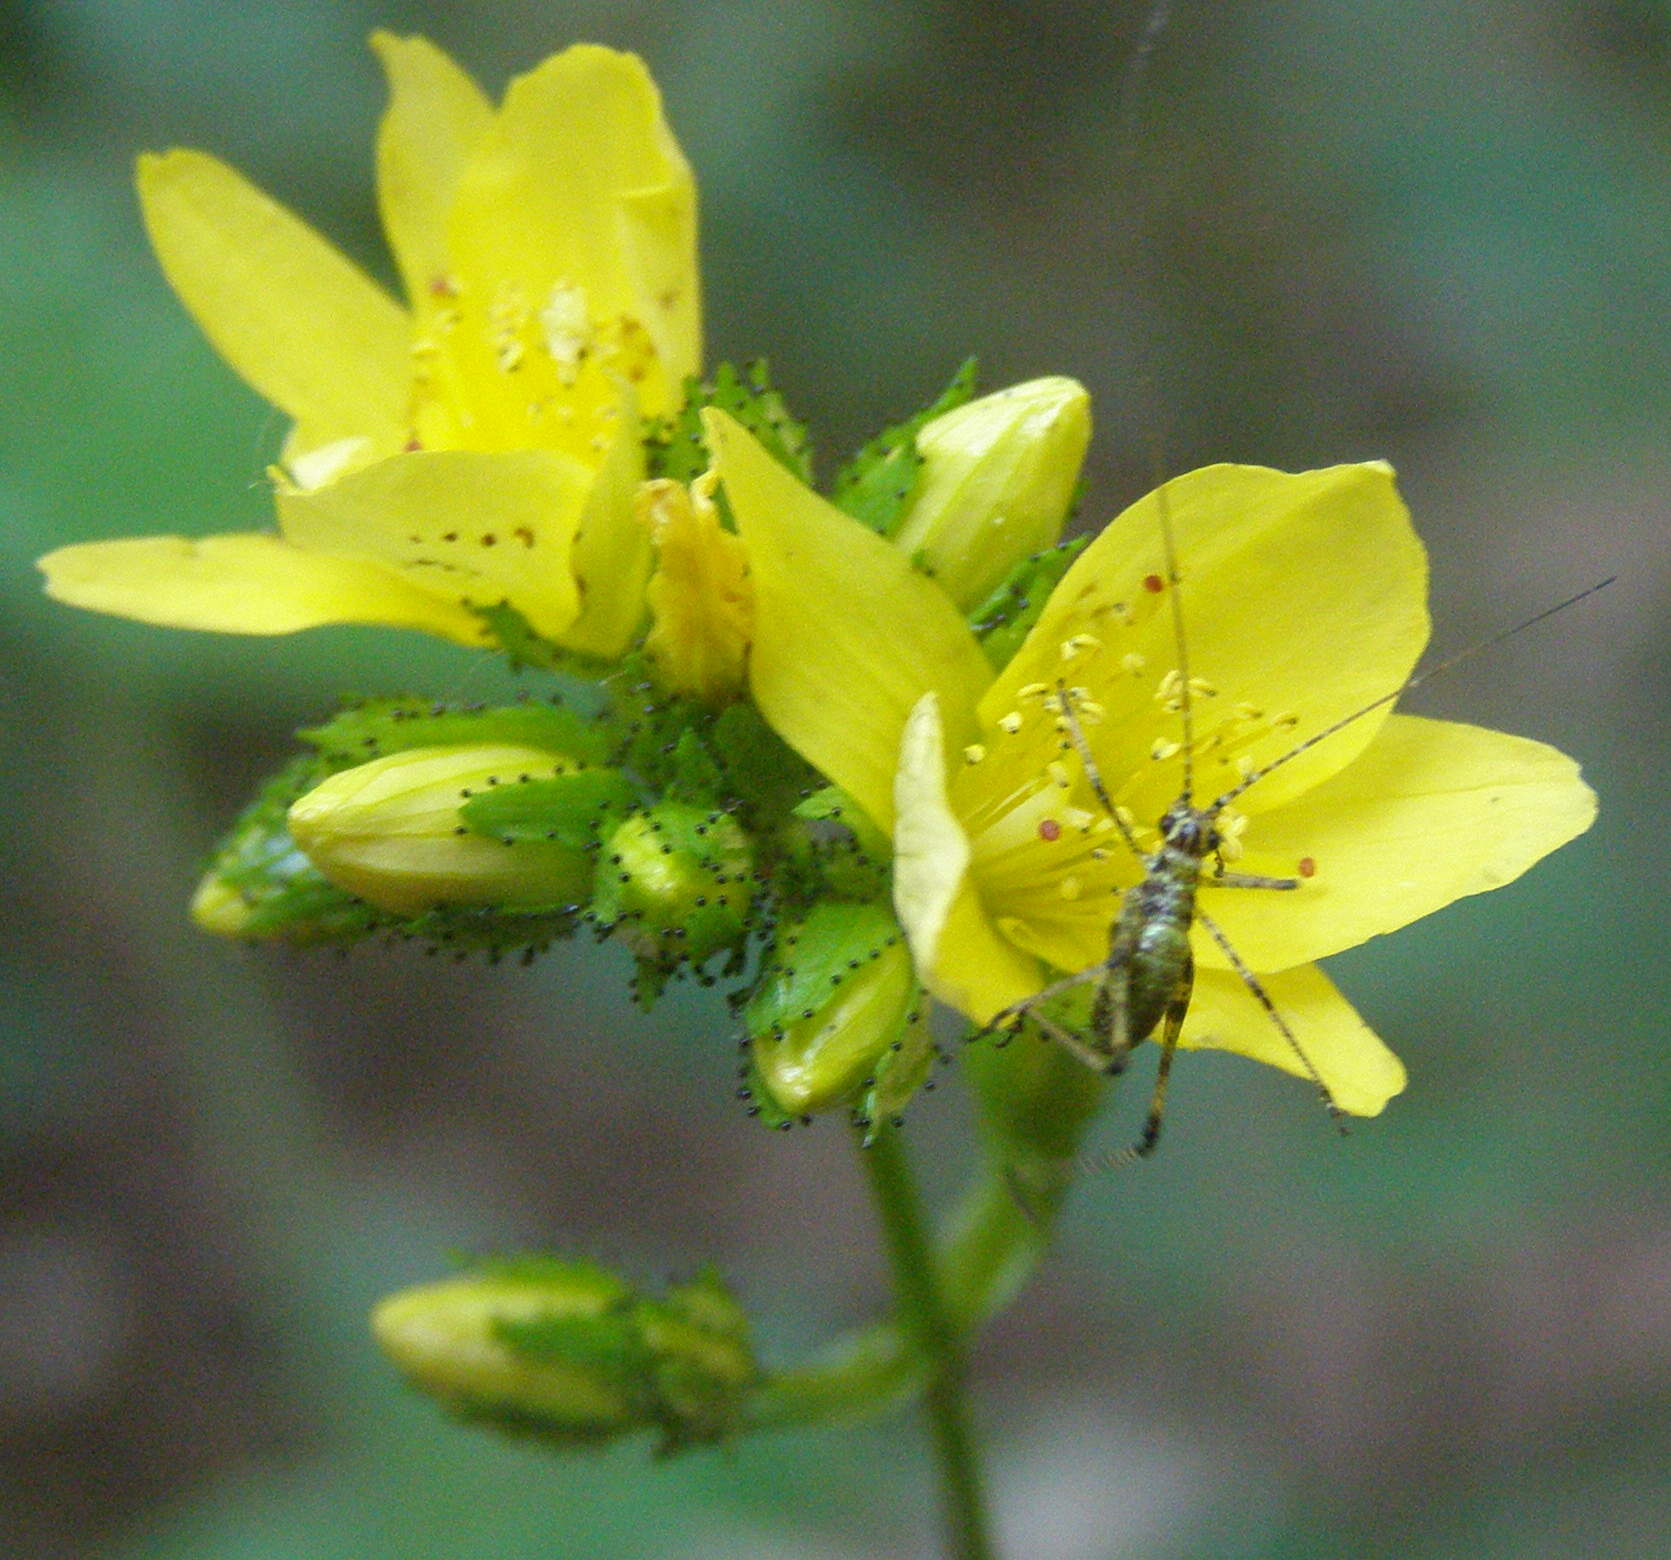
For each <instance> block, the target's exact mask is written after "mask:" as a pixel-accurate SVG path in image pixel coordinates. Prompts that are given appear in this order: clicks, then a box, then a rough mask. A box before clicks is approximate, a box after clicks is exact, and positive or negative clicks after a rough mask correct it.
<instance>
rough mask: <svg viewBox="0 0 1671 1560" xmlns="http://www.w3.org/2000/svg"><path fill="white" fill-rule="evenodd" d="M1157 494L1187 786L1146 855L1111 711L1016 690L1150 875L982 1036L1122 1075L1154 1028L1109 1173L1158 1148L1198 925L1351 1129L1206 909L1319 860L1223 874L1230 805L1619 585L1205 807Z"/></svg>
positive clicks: (1230, 838)
mask: <svg viewBox="0 0 1671 1560" xmlns="http://www.w3.org/2000/svg"><path fill="white" fill-rule="evenodd" d="M1154 496H1155V500H1156V520H1157V524H1158V529H1159V532H1160V537H1161V544H1162V548H1163V554H1164V558H1165V573H1164V575H1161V574H1149V575H1146V576H1145V577H1144V579H1143V582H1142V583H1143V588H1144V589H1145V590H1146V591H1147V592H1149V593H1150V594H1153V595H1159V594H1161V593H1163V592H1164V593H1165V594H1166V595H1167V596H1168V598H1169V601H1170V618H1171V630H1172V637H1173V642H1174V649H1175V653H1176V669H1175V670H1174V671H1172V672H1170V673H1168V674H1167V676H1166V678H1165V679H1164V680H1163V682H1162V698H1163V703H1164V704H1165V706H1166V707H1167V708H1168V709H1169V710H1171V711H1173V712H1175V713H1176V714H1177V716H1178V720H1179V734H1180V741H1179V742H1178V743H1177V744H1176V745H1175V748H1174V751H1175V752H1176V753H1177V755H1179V757H1180V763H1181V766H1182V787H1181V790H1180V792H1179V794H1178V796H1177V798H1176V799H1175V800H1174V801H1173V802H1172V804H1171V805H1170V806H1169V807H1168V808H1167V809H1166V811H1165V813H1164V814H1163V815H1162V816H1161V818H1160V820H1159V822H1158V824H1157V825H1156V826H1155V833H1156V836H1157V839H1156V842H1155V844H1154V846H1153V848H1152V849H1146V848H1145V847H1144V845H1143V843H1142V842H1140V840H1139V837H1138V834H1137V831H1136V829H1135V827H1134V821H1133V818H1132V815H1131V813H1130V811H1129V809H1127V808H1125V807H1122V806H1120V805H1118V804H1116V802H1115V801H1114V799H1113V798H1112V796H1111V795H1110V794H1109V789H1108V786H1107V783H1106V782H1105V781H1104V779H1103V776H1102V773H1101V771H1100V769H1099V767H1098V764H1097V760H1096V757H1095V755H1094V754H1093V752H1092V747H1091V744H1090V742H1089V741H1088V739H1087V736H1086V724H1087V723H1088V722H1089V721H1092V720H1095V719H1099V718H1100V717H1101V716H1102V714H1103V711H1102V707H1101V706H1100V705H1099V704H1097V703H1096V702H1095V701H1094V700H1093V699H1092V697H1091V694H1090V691H1089V690H1088V689H1086V688H1083V687H1074V686H1070V685H1069V683H1068V681H1067V680H1066V679H1065V678H1061V677H1058V678H1057V679H1056V680H1055V682H1054V684H1053V686H1049V687H1042V686H1039V685H1036V684H1035V685H1033V686H1032V687H1031V688H1024V689H1022V690H1020V692H1021V693H1022V694H1023V695H1030V696H1032V697H1033V698H1035V699H1037V700H1038V701H1039V702H1040V703H1041V704H1042V705H1043V706H1044V707H1045V709H1046V710H1047V711H1048V713H1049V714H1050V715H1051V716H1052V717H1053V721H1054V724H1055V727H1056V729H1057V731H1058V733H1059V746H1060V750H1061V752H1062V753H1063V754H1064V755H1066V754H1070V753H1071V754H1073V755H1075V756H1077V758H1078V760H1079V762H1080V764H1081V765H1082V767H1083V773H1084V778H1085V780H1086V782H1087V783H1088V784H1089V786H1090V789H1091V791H1092V793H1093V794H1094V795H1095V797H1096V799H1097V802H1098V803H1099V805H1100V807H1101V809H1102V811H1103V813H1104V815H1105V817H1106V818H1107V820H1108V821H1109V822H1111V823H1112V824H1113V826H1114V830H1115V831H1116V832H1117V834H1118V836H1119V839H1120V841H1121V843H1122V844H1123V845H1124V847H1125V849H1126V850H1127V851H1129V852H1130V854H1131V856H1132V857H1134V858H1135V859H1136V861H1137V862H1138V863H1139V864H1140V867H1141V871H1142V876H1141V878H1140V879H1139V880H1138V882H1137V883H1136V884H1135V885H1133V886H1132V887H1130V888H1128V889H1125V890H1124V891H1122V892H1121V893H1120V899H1119V911H1118V914H1117V915H1116V916H1115V917H1114V919H1113V922H1112V924H1111V925H1110V927H1109V932H1108V951H1107V954H1106V956H1105V957H1103V958H1102V959H1100V960H1099V961H1097V962H1096V963H1095V964H1092V965H1090V966H1088V967H1087V968H1085V969H1082V970H1080V971H1078V972H1077V973H1073V974H1069V975H1066V976H1064V977H1062V978H1061V979H1059V980H1055V981H1052V982H1051V983H1050V984H1049V985H1047V986H1045V987H1044V988H1043V989H1042V990H1040V991H1038V992H1036V993H1034V994H1033V995H1032V996H1030V997H1026V998H1023V999H1022V1000H1020V1001H1018V1002H1015V1003H1012V1004H1011V1005H1010V1006H1009V1007H1007V1008H1005V1009H1003V1010H1002V1011H1001V1012H999V1013H997V1014H996V1015H995V1016H994V1017H993V1018H992V1019H991V1020H990V1021H989V1022H988V1023H987V1024H986V1025H985V1026H984V1027H983V1028H982V1029H981V1030H980V1031H978V1033H977V1035H976V1038H979V1036H980V1035H984V1034H994V1033H996V1034H998V1035H1001V1036H1004V1037H1006V1038H1007V1037H1009V1036H1012V1035H1014V1034H1015V1033H1017V1032H1019V1031H1020V1030H1021V1029H1023V1028H1024V1027H1025V1026H1026V1025H1027V1024H1029V1023H1030V1024H1032V1025H1033V1026H1035V1027H1036V1028H1037V1030H1038V1031H1039V1032H1040V1033H1041V1034H1042V1035H1044V1036H1046V1037H1048V1038H1049V1039H1051V1040H1053V1041H1055V1042H1056V1043H1057V1044H1059V1045H1061V1046H1062V1047H1064V1049H1066V1050H1067V1051H1068V1052H1070V1053H1071V1054H1072V1055H1074V1056H1076V1057H1078V1058H1079V1059H1080V1060H1081V1061H1083V1062H1084V1063H1086V1065H1088V1066H1090V1067H1092V1068H1095V1069H1096V1070H1098V1071H1101V1072H1105V1073H1108V1074H1110V1075H1116V1074H1119V1073H1120V1072H1123V1071H1124V1069H1125V1066H1126V1062H1127V1059H1128V1057H1129V1055H1130V1053H1131V1050H1132V1048H1133V1047H1134V1046H1135V1045H1138V1044H1139V1043H1141V1042H1142V1041H1144V1040H1147V1039H1150V1038H1152V1037H1153V1036H1154V1035H1155V1034H1156V1032H1157V1030H1158V1031H1159V1044H1160V1061H1159V1064H1158V1067H1157V1070H1156V1074H1155V1082H1154V1088H1153V1092H1152V1094H1151V1096H1150V1102H1149V1108H1148V1114H1147V1116H1146V1118H1145V1121H1144V1125H1143V1130H1142V1135H1141V1136H1140V1137H1139V1138H1138V1140H1137V1142H1136V1143H1134V1144H1132V1145H1131V1146H1130V1147H1128V1148H1126V1149H1124V1150H1121V1151H1118V1152H1116V1153H1115V1154H1114V1155H1112V1156H1107V1157H1105V1159H1104V1160H1103V1161H1101V1162H1102V1163H1104V1164H1108V1165H1118V1164H1124V1163H1129V1162H1131V1161H1133V1160H1135V1159H1139V1158H1142V1157H1145V1156H1147V1155H1148V1154H1151V1153H1152V1152H1153V1151H1154V1149H1155V1147H1156V1146H1157V1144H1158V1143H1159V1140H1160V1129H1161V1121H1162V1118H1163V1115H1164V1112H1165V1105H1166V1090H1167V1083H1168V1080H1169V1078H1170V1075H1171V1069H1172V1060H1173V1057H1174V1055H1175V1054H1176V1051H1177V1047H1178V1041H1179V1037H1180V1035H1181V1034H1182V1032H1183V1026H1184V1021H1185V1018H1186V1017H1187V1015H1188V1013H1189V1009H1190V1001H1191V997H1192V995H1193V992H1194V987H1195V958H1194V953H1193V950H1192V947H1191V938H1190V933H1191V929H1192V927H1194V926H1199V927H1200V928H1202V929H1203V930H1204V931H1205V932H1206V933H1207V935H1208V937H1210V938H1211V940H1212V942H1213V943H1214V944H1215V945H1216V946H1217V948H1218V949H1219V950H1220V952H1221V953H1222V955H1223V957H1224V959H1225V960H1226V962H1227V963H1228V965H1229V967H1230V969H1231V970H1232V971H1233V972H1234V973H1235V975H1236V977H1237V978H1238V979H1239V980H1240V981H1241V982H1242V984H1243V986H1244V987H1245V988H1246V990H1247V992H1248V994H1249V995H1251V996H1252V998H1253V999H1254V1000H1255V1001H1256V1002H1257V1003H1258V1005H1259V1007H1260V1008H1261V1009H1262V1010H1263V1012H1264V1014H1265V1016H1266V1017H1267V1018H1268V1019H1269V1021H1270V1023H1271V1025H1273V1026H1274V1029H1275V1032H1276V1033H1277V1034H1278V1035H1280V1036H1281V1040H1282V1043H1283V1045H1284V1046H1286V1048H1287V1049H1288V1051H1289V1052H1290V1053H1291V1055H1292V1058H1293V1060H1294V1061H1295V1062H1297V1063H1298V1066H1299V1070H1300V1071H1302V1072H1303V1073H1304V1074H1305V1075H1306V1076H1308V1077H1309V1078H1310V1079H1311V1081H1312V1082H1313V1083H1314V1084H1315V1085H1316V1086H1317V1090H1318V1093H1319V1094H1320V1095H1321V1097H1322V1100H1323V1103H1324V1104H1325V1106H1326V1107H1327V1108H1328V1111H1329V1114H1330V1115H1331V1116H1332V1117H1333V1118H1334V1119H1335V1120H1336V1121H1337V1122H1339V1123H1340V1125H1341V1128H1342V1130H1344V1128H1345V1122H1344V1115H1345V1112H1344V1111H1343V1110H1342V1108H1341V1107H1340V1105H1339V1104H1338V1103H1337V1102H1336V1100H1335V1097H1334V1094H1333V1092H1332V1091H1331V1089H1330V1087H1329V1084H1328V1083H1327V1082H1326V1081H1325V1079H1324V1078H1323V1076H1322V1074H1321V1073H1320V1072H1319V1070H1318V1068H1317V1066H1316V1065H1315V1064H1314V1063H1313V1061H1312V1059H1311V1057H1310V1055H1309V1054H1308V1053H1307V1049H1306V1044H1305V1042H1304V1040H1303V1039H1302V1037H1301V1036H1300V1035H1298V1034H1296V1032H1295V1029H1294V1027H1293V1026H1292V1025H1291V1024H1290V1023H1289V1021H1288V1020H1287V1018H1286V1017H1284V1014H1283V1011H1282V1009H1281V1007H1280V1006H1279V1005H1278V1004H1277V1003H1276V1002H1275V1001H1273V1000H1272V998H1271V996H1270V994H1269V993H1268V992H1267V990H1266V989H1265V986H1264V984H1263V983H1262V982H1261V981H1260V978H1259V976H1258V975H1256V974H1255V973H1254V971H1253V970H1252V969H1251V968H1250V967H1249V966H1248V964H1247V962H1246V961H1245V960H1244V959H1243V958H1242V957H1241V956H1240V954H1238V953H1237V951H1236V948H1235V946H1234V944H1233V943H1232V941H1231V939H1230V938H1229V936H1227V935H1226V933H1225V931H1224V929H1223V928H1222V927H1221V926H1220V925H1219V923H1218V922H1217V921H1216V920H1214V919H1213V917H1212V916H1210V915H1209V914H1208V913H1207V912H1206V911H1205V910H1204V909H1202V908H1201V906H1200V904H1199V903H1198V893H1199V891H1200V890H1201V889H1202V888H1213V889H1219V888H1223V889H1237V890H1244V889H1248V890H1266V891H1277V892H1295V891H1298V890H1301V889H1302V888H1303V887H1304V885H1305V882H1306V880H1308V879H1311V878H1313V877H1314V876H1315V874H1316V871H1317V863H1316V861H1315V860H1314V858H1312V857H1310V856H1301V857H1299V858H1298V859H1297V860H1296V861H1295V863H1294V873H1293V875H1292V876H1274V875H1270V874H1264V873H1247V872H1237V871H1232V870H1231V869H1230V868H1229V867H1228V865H1227V858H1229V857H1232V856H1234V855H1237V854H1239V839H1238V836H1239V834H1240V832H1241V825H1243V824H1245V822H1246V819H1245V817H1243V816H1242V815H1240V814H1239V813H1236V812H1234V811H1233V810H1232V809H1233V807H1234V804H1235V803H1236V802H1238V801H1239V800H1240V799H1241V798H1242V797H1243V796H1244V795H1245V794H1246V793H1248V792H1250V791H1251V790H1253V788H1254V787H1255V786H1258V785H1260V784H1261V783H1262V782H1264V781H1265V780H1267V779H1268V778H1269V777H1270V776H1271V775H1272V774H1273V773H1275V772H1276V771H1277V770H1279V769H1282V768H1284V767H1286V766H1287V765H1289V764H1290V763H1292V762H1293V761H1294V760H1295V759H1297V758H1299V757H1300V756H1301V755H1302V754H1304V753H1307V752H1310V751H1311V750H1312V749H1314V748H1316V747H1317V746H1318V745H1319V744H1321V743H1324V742H1327V741H1328V740H1329V739H1330V738H1332V737H1334V736H1336V735H1337V734H1338V733H1341V732H1343V731H1346V730H1348V729H1349V728H1351V727H1353V726H1355V725H1357V724H1358V723H1359V722H1361V721H1362V720H1363V719H1365V718H1366V717H1367V716H1369V715H1371V714H1373V713H1374V712H1376V711H1378V710H1381V709H1383V708H1385V707H1387V706H1390V705H1392V704H1394V703H1395V702H1396V701H1397V700H1398V699H1400V698H1401V697H1403V695H1404V694H1406V693H1408V692H1409V691H1410V690H1411V689H1412V688H1414V687H1416V686H1417V685H1418V684H1420V683H1423V682H1425V681H1427V680H1428V679H1429V678H1431V677H1433V676H1435V675H1437V674H1438V673H1440V672H1442V671H1445V670H1447V669H1449V668H1450V667H1452V666H1455V665H1456V664H1457V663H1458V662H1460V661H1463V660H1466V659H1469V658H1471V657H1472V656H1474V655H1476V654H1478V653H1480V652H1481V651H1483V650H1486V649H1489V648H1491V647H1492V646H1494V645H1498V644H1501V643H1502V642H1503V641H1504V640H1505V639H1507V638H1509V637H1510V636H1512V635H1514V634H1518V633H1520V632H1521V631H1522V630H1523V629H1526V628H1530V627H1531V626H1532V625H1533V624H1535V623H1539V622H1542V621H1543V620H1544V619H1545V618H1547V617H1550V616H1552V615H1553V614H1555V613H1557V612H1560V611H1563V610H1565V609H1566V608H1567V607H1570V606H1573V605H1575V604H1576V603H1577V602H1579V601H1582V600H1584V599H1585V598H1586V597H1587V596H1590V595H1593V594H1594V593H1595V592H1596V591H1598V590H1601V589H1602V588H1603V587H1604V586H1606V585H1609V584H1611V583H1612V579H1611V577H1610V578H1608V579H1605V580H1602V581H1600V582H1599V583H1597V584H1595V585H1592V586H1591V587H1589V589H1587V590H1583V591H1580V592H1579V593H1578V594H1577V595H1574V596H1571V597H1569V598H1568V599H1567V600H1565V601H1562V602H1559V603H1558V604H1556V605H1555V606H1552V607H1549V608H1546V609H1545V610H1543V611H1541V612H1538V613H1536V614H1534V615H1533V616H1532V617H1529V618H1527V619H1525V620H1523V621H1521V622H1519V623H1516V624H1515V625H1514V626H1512V627H1511V628H1508V629H1506V630H1504V631H1503V632H1502V633H1499V634H1496V635H1494V636H1493V637H1491V638H1489V639H1486V640H1484V641H1482V642H1480V643H1478V644H1476V645H1473V646H1470V647H1469V648H1467V649H1465V650H1462V651H1460V652H1458V653H1457V654H1455V655H1452V656H1449V657H1447V658H1446V659H1445V660H1443V661H1440V662H1438V663H1437V664H1435V665H1433V666H1431V667H1429V668H1428V669H1427V670H1425V671H1422V672H1418V673H1416V674H1414V675H1412V676H1410V677H1408V678H1406V679H1405V680H1404V681H1403V682H1401V683H1400V684H1399V685H1398V686H1397V687H1395V688H1393V689H1391V690H1390V691H1389V692H1386V693H1384V694H1381V695H1380V696H1379V697H1376V698H1373V699H1371V700H1369V701H1368V702H1366V703H1364V704H1361V705H1359V706H1358V707H1357V708H1355V709H1353V710H1350V711H1349V712H1348V713H1346V714H1344V715H1341V716H1339V717H1338V718H1336V719H1334V720H1332V721H1330V722H1328V723H1327V724H1326V725H1324V726H1323V727H1322V728H1321V729H1320V730H1317V731H1314V732H1312V733H1311V734H1310V735H1308V736H1306V737H1304V738H1302V739H1301V740H1300V741H1298V742H1296V743H1294V744H1293V745H1292V746H1290V747H1289V748H1287V749H1286V750H1285V751H1283V752H1281V753H1278V754H1277V755H1276V756H1275V757H1272V758H1268V759H1266V760H1265V761H1264V762H1262V763H1259V764H1257V765H1253V764H1251V763H1244V764H1243V765H1242V766H1241V772H1240V775H1239V778H1237V779H1236V780H1235V781H1234V783H1232V784H1229V785H1227V786H1226V788H1225V789H1224V790H1222V791H1220V792H1219V793H1218V794H1217V795H1216V796H1215V797H1213V798H1212V800H1210V801H1207V802H1205V803H1201V802H1198V801H1197V799H1196V794H1195V768H1196V763H1195V760H1196V751H1197V748H1196V733H1195V724H1196V723H1195V710H1196V700H1197V699H1198V698H1199V697H1202V696H1209V697H1210V696H1214V695H1216V690H1215V689H1214V688H1212V687H1211V685H1209V684H1206V683H1204V682H1202V681H1200V680H1199V679H1196V678H1194V677H1192V676H1191V673H1190V664H1189V649H1188V640H1187V638H1186V635H1185V631H1184V611H1183V600H1182V595H1183V593H1182V589H1181V580H1180V576H1179V571H1178V562H1177V549H1176V544H1175V541H1174V538H1173V534H1172V525H1171V518H1170V515H1169V513H1168V509H1167V502H1166V486H1165V484H1162V485H1161V486H1160V487H1159V488H1157V489H1156V492H1155V495H1154ZM1169 746H1170V745H1169ZM1156 756H1159V754H1158V753H1157V755H1156ZM1166 756H1168V757H1170V756H1172V754H1171V753H1168V754H1167V755H1166ZM1232 818H1233V819H1234V820H1235V827H1234V829H1232V828H1231V827H1228V826H1227V824H1226V821H1227V820H1228V819H1232ZM1039 834H1040V837H1041V838H1042V839H1044V840H1046V841H1047V842H1050V843H1054V842H1055V841H1056V840H1058V839H1059V838H1060V837H1061V824H1060V822H1059V821H1058V820H1056V819H1054V818H1046V819H1041V820H1040V823H1039ZM1085 985H1091V986H1092V987H1094V995H1093V998H1092V1002H1091V1006H1090V1011H1089V1020H1088V1025H1087V1032H1080V1031H1079V1030H1078V1029H1077V1028H1076V1027H1074V1026H1073V1025H1072V1024H1071V1023H1070V1022H1068V1021H1065V1019H1064V1017H1063V1016H1061V1015H1059V1014H1054V1013H1053V1012H1052V1011H1051V1008H1052V1004H1053V1003H1055V1002H1056V1001H1057V1000H1058V999H1060V998H1062V997H1063V996H1065V995H1066V994H1068V993H1070V992H1072V991H1074V990H1076V989H1077V988H1080V987H1083V986H1085Z"/></svg>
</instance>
